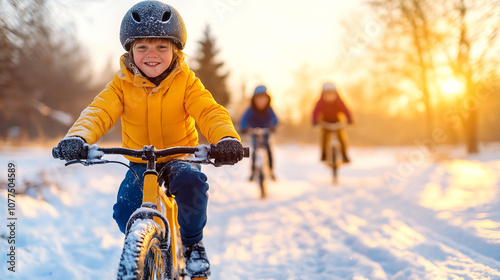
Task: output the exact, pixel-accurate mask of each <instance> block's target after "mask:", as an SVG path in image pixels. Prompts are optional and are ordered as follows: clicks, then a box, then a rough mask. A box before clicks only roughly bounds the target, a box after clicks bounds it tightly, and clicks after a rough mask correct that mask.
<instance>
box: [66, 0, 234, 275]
mask: <svg viewBox="0 0 500 280" xmlns="http://www.w3.org/2000/svg"><path fill="white" fill-rule="evenodd" d="M120 41H121V43H122V45H123V48H124V49H125V50H126V51H127V52H126V53H125V54H124V55H123V56H122V57H121V59H120V66H121V68H120V70H119V71H118V73H116V74H115V76H114V78H113V80H112V81H111V82H109V83H108V85H107V86H106V88H105V89H104V90H103V91H102V92H100V93H99V94H98V95H97V97H96V98H95V99H94V101H93V102H92V103H91V104H90V105H89V106H88V107H87V108H86V109H85V110H84V111H83V112H82V113H81V115H80V117H79V118H78V120H77V121H76V122H75V124H74V125H73V126H72V127H71V128H70V130H69V131H68V133H67V135H66V136H65V138H64V139H63V140H61V142H60V143H59V145H58V148H59V150H60V152H61V159H65V160H72V159H79V158H80V154H81V153H82V150H83V147H84V145H85V144H89V145H91V144H94V143H95V142H97V140H98V139H99V138H101V137H102V136H103V135H104V134H105V133H106V132H107V131H108V130H109V129H110V128H111V127H112V126H113V125H114V124H115V123H116V122H117V121H118V119H120V118H121V123H122V138H123V146H124V147H125V148H131V149H141V148H142V147H143V146H144V145H153V146H155V147H156V148H157V149H165V148H169V147H174V146H197V145H198V134H197V131H196V128H195V122H196V123H197V124H198V126H199V127H200V129H201V132H202V133H203V134H204V135H205V136H206V138H207V139H208V140H209V141H210V142H212V143H217V146H218V147H220V150H221V151H222V154H221V155H220V158H219V159H216V160H219V161H221V162H229V163H236V162H237V161H239V160H241V158H242V156H241V155H242V149H243V148H242V145H241V143H240V137H239V136H238V134H237V132H236V130H235V128H234V126H233V123H232V121H231V118H230V116H229V114H228V112H227V110H226V109H225V108H224V107H222V106H221V105H219V104H217V102H215V100H214V99H213V97H212V95H211V94H210V92H208V91H207V90H206V89H205V88H204V86H203V85H202V83H201V82H200V80H199V79H198V78H197V77H196V76H195V74H194V72H193V71H191V70H190V69H189V67H188V65H187V64H186V62H185V61H184V54H183V52H182V49H183V48H184V46H185V44H186V28H185V25H184V21H183V19H182V17H181V15H180V14H179V13H178V12H177V10H176V9H175V8H173V7H172V6H170V5H167V4H165V3H162V2H159V1H143V2H140V3H138V4H136V5H134V6H133V7H132V8H131V9H130V10H129V11H128V12H127V13H126V14H125V16H124V18H123V20H122V23H121V29H120ZM129 159H130V161H131V162H130V167H131V168H132V169H133V170H134V171H135V172H136V173H137V174H138V175H140V177H141V180H143V175H142V174H143V173H144V171H145V170H146V164H145V163H144V162H143V161H141V160H140V159H135V158H129ZM169 159H171V158H167V159H164V160H163V162H159V163H158V164H157V169H158V170H160V169H161V168H163V167H165V168H166V171H167V172H166V177H167V178H168V182H169V183H170V184H169V186H170V192H171V193H172V194H173V195H175V200H176V202H177V205H178V210H179V211H178V221H179V225H180V233H181V239H182V243H183V245H184V246H183V247H184V248H183V250H184V256H185V257H186V270H187V273H188V275H189V276H191V277H200V276H208V275H209V274H210V263H209V261H208V258H207V256H206V252H205V248H204V246H203V243H202V238H203V228H204V226H205V224H206V222H207V215H206V211H207V203H208V194H207V191H208V184H207V182H206V181H207V176H206V175H205V174H204V173H202V172H201V167H200V165H199V164H193V163H186V162H168V160H169ZM141 202H142V191H141V189H140V187H139V184H138V183H137V181H136V179H135V177H134V175H133V172H132V171H130V170H129V171H128V172H127V174H126V175H125V179H124V180H123V182H122V184H121V185H120V189H119V190H118V195H117V202H116V204H115V205H114V207H113V210H114V213H113V218H114V219H115V220H116V222H117V224H118V226H119V228H120V230H121V231H122V232H124V231H125V226H126V223H127V221H128V219H129V217H130V216H131V214H132V213H133V212H134V211H135V210H136V209H137V208H139V207H140V205H141Z"/></svg>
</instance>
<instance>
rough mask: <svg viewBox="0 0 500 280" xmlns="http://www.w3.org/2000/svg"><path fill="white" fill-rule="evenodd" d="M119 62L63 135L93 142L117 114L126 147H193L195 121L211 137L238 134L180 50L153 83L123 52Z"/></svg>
mask: <svg viewBox="0 0 500 280" xmlns="http://www.w3.org/2000/svg"><path fill="white" fill-rule="evenodd" d="M120 66H121V69H120V70H119V71H118V72H117V73H116V74H115V76H114V78H113V80H112V81H111V82H109V83H108V85H107V86H106V88H105V89H104V90H103V91H101V92H100V93H99V94H98V95H97V96H96V98H95V99H94V101H93V102H92V103H91V104H90V105H89V106H88V107H87V108H86V109H85V110H84V111H83V112H82V113H81V115H80V117H79V118H78V120H77V121H76V122H75V124H74V125H73V126H72V127H71V128H70V130H69V131H68V133H67V134H66V137H71V136H80V137H82V138H83V139H85V141H87V143H88V144H94V143H96V142H97V140H99V138H101V137H102V136H103V135H104V134H106V132H107V131H108V130H109V129H110V128H111V127H112V126H113V125H114V124H115V122H116V121H117V120H118V119H119V118H120V117H121V122H122V138H123V147H125V148H130V149H141V148H142V147H143V146H144V145H153V146H155V147H156V148H157V149H165V148H169V147H175V146H191V147H194V146H196V145H198V133H197V131H196V129H195V122H196V123H197V124H198V126H199V127H200V130H201V132H202V133H203V135H205V137H206V138H207V139H208V140H209V141H210V142H211V143H216V142H218V141H219V140H220V139H222V138H224V137H227V136H229V137H234V138H237V139H239V140H240V137H239V136H238V134H237V133H236V130H235V129H234V126H233V123H232V121H231V118H230V116H229V113H228V112H227V110H226V109H225V108H224V107H222V106H221V105H219V104H217V103H216V102H215V100H214V99H213V97H212V95H211V94H210V92H208V91H207V90H206V89H205V87H204V86H203V84H202V83H201V82H200V80H199V79H198V78H197V77H196V76H195V74H194V72H193V71H191V70H190V69H189V67H188V65H187V64H186V63H185V62H184V57H183V56H182V57H179V58H178V60H177V67H176V68H175V69H174V70H173V71H172V73H170V74H169V75H168V76H167V78H165V80H163V81H162V82H161V84H160V85H158V86H156V85H155V84H153V83H151V82H150V81H148V80H147V79H146V78H144V77H143V76H142V75H141V74H140V72H139V71H138V69H137V67H135V66H134V65H133V64H132V62H131V60H130V59H129V56H128V53H126V54H124V55H123V56H122V57H121V59H120ZM128 69H132V70H128ZM131 71H133V72H134V73H132V72H131ZM127 158H128V159H129V160H131V161H133V162H143V161H142V160H141V159H136V158H130V157H127ZM169 159H170V158H165V159H163V160H162V161H166V160H169Z"/></svg>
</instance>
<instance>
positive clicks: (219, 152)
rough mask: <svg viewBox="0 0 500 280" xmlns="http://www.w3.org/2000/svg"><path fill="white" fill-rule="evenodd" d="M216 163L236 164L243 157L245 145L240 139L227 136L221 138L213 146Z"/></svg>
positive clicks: (212, 150) (212, 152) (212, 151)
mask: <svg viewBox="0 0 500 280" xmlns="http://www.w3.org/2000/svg"><path fill="white" fill-rule="evenodd" d="M211 155H212V157H213V158H214V159H215V163H221V164H235V163H237V162H238V161H240V160H242V159H243V145H241V142H240V141H238V139H235V138H232V137H227V138H223V139H221V140H220V141H219V142H217V144H216V145H215V146H212V148H211Z"/></svg>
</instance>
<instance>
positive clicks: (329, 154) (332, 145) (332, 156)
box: [321, 122, 345, 184]
mask: <svg viewBox="0 0 500 280" xmlns="http://www.w3.org/2000/svg"><path fill="white" fill-rule="evenodd" d="M344 127H345V124H344V123H342V122H336V123H328V122H321V128H323V129H324V130H327V131H328V132H329V133H330V134H331V135H330V136H329V137H327V139H329V143H327V150H326V160H325V163H326V164H327V165H328V166H329V167H331V168H332V174H333V183H334V184H337V183H338V170H339V167H340V165H342V163H343V160H342V156H339V155H340V152H341V147H340V141H339V139H338V137H337V135H335V134H338V133H339V132H340V130H341V129H342V128H344Z"/></svg>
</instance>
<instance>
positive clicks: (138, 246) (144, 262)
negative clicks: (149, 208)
mask: <svg viewBox="0 0 500 280" xmlns="http://www.w3.org/2000/svg"><path fill="white" fill-rule="evenodd" d="M162 240H163V238H162V234H161V228H160V226H159V225H158V224H156V223H155V222H153V221H152V220H141V219H138V220H136V221H135V222H134V224H133V225H132V227H131V228H130V231H129V233H128V234H127V236H126V237H125V244H124V246H123V251H122V255H121V258H120V264H119V266H118V280H126V279H127V280H156V279H164V275H165V262H166V261H167V260H165V259H164V258H163V257H162V253H161V245H162V244H161V243H162Z"/></svg>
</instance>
